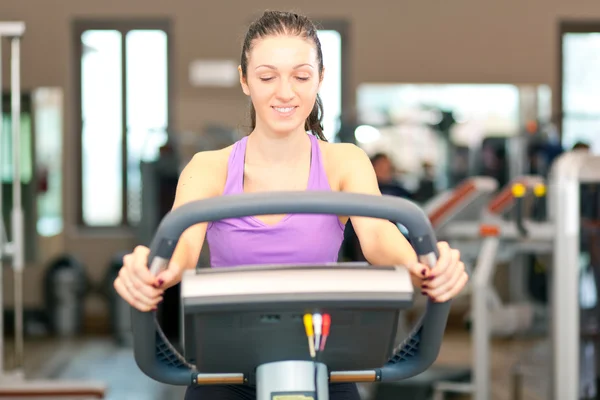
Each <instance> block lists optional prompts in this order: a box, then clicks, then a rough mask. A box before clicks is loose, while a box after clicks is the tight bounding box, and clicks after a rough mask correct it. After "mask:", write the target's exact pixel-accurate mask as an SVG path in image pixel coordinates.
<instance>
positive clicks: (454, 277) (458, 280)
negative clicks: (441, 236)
mask: <svg viewBox="0 0 600 400" xmlns="http://www.w3.org/2000/svg"><path fill="white" fill-rule="evenodd" d="M438 250H439V253H440V256H439V258H438V261H437V264H436V265H435V267H434V268H428V267H427V268H426V270H427V272H426V273H425V276H424V277H423V278H422V279H423V280H422V284H421V290H422V293H423V294H424V295H426V296H429V298H431V299H432V300H434V301H435V302H438V303H443V302H445V301H448V300H450V299H452V298H454V297H455V296H456V295H458V294H459V293H460V291H461V290H462V289H463V288H464V287H465V285H466V284H467V282H468V281H469V275H468V274H467V271H466V270H465V264H464V263H463V262H462V261H460V252H459V251H458V250H456V249H452V248H450V246H449V245H448V243H447V242H439V243H438Z"/></svg>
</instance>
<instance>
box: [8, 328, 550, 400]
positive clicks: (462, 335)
mask: <svg viewBox="0 0 600 400" xmlns="http://www.w3.org/2000/svg"><path fill="white" fill-rule="evenodd" d="M535 343H536V341H533V340H504V341H495V342H494V344H493V350H492V354H493V355H492V357H493V358H492V365H493V368H492V380H493V385H492V386H493V387H492V391H493V399H494V400H496V399H497V400H509V399H511V397H510V396H509V393H510V370H511V367H512V366H513V364H514V363H515V361H516V360H517V359H518V358H519V357H520V356H522V355H523V354H524V353H525V352H527V351H528V350H529V349H531V348H532V347H533V346H534V344H535ZM25 350H26V351H25V355H26V359H25V371H26V375H27V377H28V378H30V379H35V378H48V377H50V378H53V379H55V378H56V379H60V378H63V379H76V380H100V381H103V382H105V383H106V384H107V385H108V388H109V390H108V393H107V397H106V398H107V399H109V400H129V399H144V400H155V399H156V400H158V399H183V393H184V392H185V390H184V388H177V387H171V386H166V385H162V384H159V383H156V382H154V381H152V380H150V379H149V378H147V377H146V376H145V375H143V374H142V373H141V372H140V371H139V369H138V367H137V365H136V364H135V361H134V360H133V357H132V351H131V349H129V348H118V347H116V346H115V345H114V344H113V342H112V340H111V339H110V338H106V337H100V338H86V339H78V340H73V341H56V340H37V341H35V340H32V341H28V342H27V343H26V348H25ZM6 353H7V354H5V360H6V361H5V364H7V367H9V368H10V367H11V366H12V364H13V363H12V361H13V360H12V359H11V354H12V347H11V343H10V342H9V343H7V348H6ZM470 358H471V345H470V339H469V335H468V333H467V332H465V331H450V332H448V333H447V336H446V339H445V341H444V343H443V346H442V350H441V353H440V356H439V359H438V361H437V365H462V366H469V365H470ZM544 381H546V379H544V380H540V378H536V377H534V378H528V379H525V382H524V383H525V385H524V386H525V391H524V395H523V397H522V399H523V400H542V399H544V398H545V393H546V391H545V390H544V384H545V382H544ZM461 398H465V399H469V398H471V397H470V396H465V397H461ZM398 400H403V399H401V398H399V399H398Z"/></svg>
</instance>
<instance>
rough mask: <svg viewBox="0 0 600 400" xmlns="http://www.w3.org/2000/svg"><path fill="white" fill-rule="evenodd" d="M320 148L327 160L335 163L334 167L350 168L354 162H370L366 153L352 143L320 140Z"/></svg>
mask: <svg viewBox="0 0 600 400" xmlns="http://www.w3.org/2000/svg"><path fill="white" fill-rule="evenodd" d="M321 149H322V151H323V154H324V155H325V158H326V159H327V162H328V163H332V164H333V165H336V166H337V167H336V168H351V167H352V166H353V165H355V164H356V163H359V164H362V163H364V162H369V163H370V160H369V156H368V155H367V153H365V151H364V150H363V149H361V148H360V147H358V146H357V145H355V144H352V143H329V142H322V143H321Z"/></svg>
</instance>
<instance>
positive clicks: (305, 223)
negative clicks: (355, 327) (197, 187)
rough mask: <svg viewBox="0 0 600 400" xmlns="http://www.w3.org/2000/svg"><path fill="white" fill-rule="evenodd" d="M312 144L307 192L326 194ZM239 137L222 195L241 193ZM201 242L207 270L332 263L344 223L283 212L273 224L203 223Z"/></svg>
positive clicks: (245, 219) (242, 157) (242, 146)
mask: <svg viewBox="0 0 600 400" xmlns="http://www.w3.org/2000/svg"><path fill="white" fill-rule="evenodd" d="M308 136H309V137H310V140H311V149H312V150H311V163H310V175H309V178H308V187H307V190H315V191H330V190H331V187H330V186H329V182H328V181H327V176H326V174H325V169H324V167H323V160H322V158H321V151H320V149H319V143H318V139H317V138H316V137H315V136H313V135H308ZM247 140H248V137H247V136H246V137H244V138H242V139H241V140H239V141H237V142H236V143H235V144H234V145H233V149H232V151H231V154H230V156H229V161H228V167H227V168H228V169H227V181H226V182H225V188H224V190H223V195H232V194H241V193H243V191H244V182H243V180H244V160H245V155H246V143H247ZM206 239H207V241H208V245H209V249H210V261H211V266H212V267H229V266H238V265H256V264H315V263H332V262H337V260H338V252H339V249H340V246H341V244H342V240H343V239H344V225H343V224H342V223H341V221H340V220H339V218H338V216H336V215H312V214H288V215H286V216H285V217H284V218H283V219H282V220H280V221H279V222H277V223H276V224H273V225H271V224H266V223H264V222H262V221H260V220H259V219H257V218H255V217H252V216H248V217H243V218H231V219H224V220H220V221H214V222H211V223H209V224H208V227H207V231H206Z"/></svg>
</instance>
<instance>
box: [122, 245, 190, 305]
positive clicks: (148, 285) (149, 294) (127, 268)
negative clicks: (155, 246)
mask: <svg viewBox="0 0 600 400" xmlns="http://www.w3.org/2000/svg"><path fill="white" fill-rule="evenodd" d="M149 254H150V249H149V248H147V247H145V246H137V247H136V248H135V250H134V251H133V252H132V253H130V254H127V255H126V256H125V257H123V266H122V267H121V270H120V271H119V276H118V277H117V279H115V282H114V287H115V289H116V291H117V293H119V295H120V296H121V297H122V298H123V299H124V300H125V301H126V302H127V303H129V304H130V305H131V306H132V307H134V308H136V309H138V310H140V311H144V312H146V311H151V310H156V307H157V306H158V304H159V303H160V302H161V301H162V300H163V293H164V291H165V289H166V288H168V287H171V286H173V285H174V284H176V283H177V282H178V277H180V276H181V274H180V272H179V271H178V268H177V267H176V266H175V265H169V268H168V269H167V270H165V271H162V272H161V273H160V274H158V275H157V276H154V275H152V274H151V273H150V269H149V268H148V255H149Z"/></svg>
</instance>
